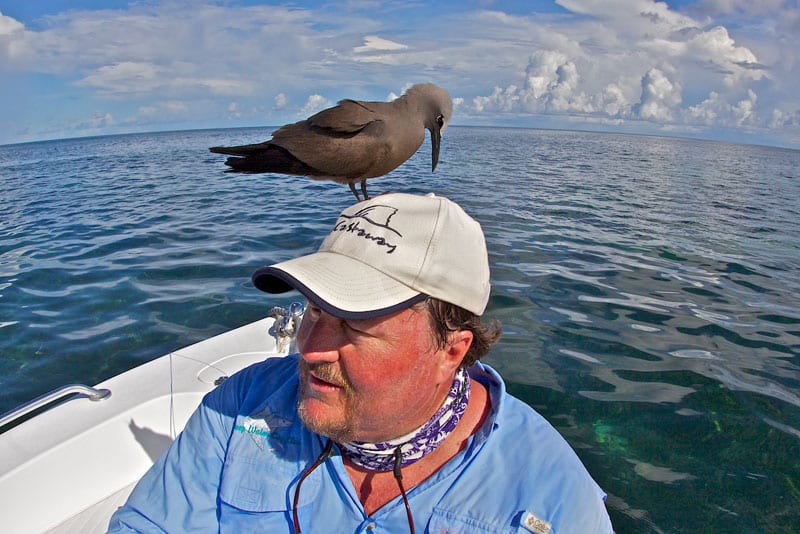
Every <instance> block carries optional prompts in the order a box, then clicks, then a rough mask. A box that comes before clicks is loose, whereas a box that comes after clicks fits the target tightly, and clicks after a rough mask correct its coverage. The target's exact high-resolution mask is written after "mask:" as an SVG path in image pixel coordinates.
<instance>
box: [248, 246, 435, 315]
mask: <svg viewBox="0 0 800 534" xmlns="http://www.w3.org/2000/svg"><path fill="white" fill-rule="evenodd" d="M252 280H253V285H255V286H256V287H257V288H258V289H260V290H261V291H264V292H266V293H285V292H286V291H290V290H292V289H296V290H297V291H299V292H300V293H302V294H303V296H305V297H306V298H307V299H308V300H310V301H311V302H313V303H314V304H315V305H317V306H319V307H320V308H321V309H322V310H323V311H324V312H326V313H329V314H330V315H333V316H335V317H340V318H342V319H369V318H374V317H380V316H383V315H389V314H391V313H394V312H397V311H401V310H403V309H405V308H407V307H409V306H411V305H412V304H414V303H416V302H419V301H421V300H423V299H424V298H425V296H426V295H424V294H422V293H420V292H418V291H415V290H413V289H411V288H410V287H408V286H406V285H405V284H401V283H400V282H398V281H397V280H395V279H393V278H391V277H389V276H387V275H385V274H384V273H382V272H381V271H379V270H377V269H375V268H373V267H370V266H369V265H366V264H364V263H362V262H360V261H358V260H354V259H352V258H350V257H348V256H344V255H342V254H337V253H335V252H316V253H314V254H309V255H307V256H302V257H299V258H295V259H292V260H288V261H285V262H281V263H277V264H275V265H271V266H269V267H262V268H261V269H258V270H257V271H256V272H255V273H253V277H252Z"/></svg>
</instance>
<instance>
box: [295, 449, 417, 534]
mask: <svg viewBox="0 0 800 534" xmlns="http://www.w3.org/2000/svg"><path fill="white" fill-rule="evenodd" d="M332 454H333V441H331V439H330V438H328V441H327V443H325V448H324V449H322V452H321V453H320V455H319V456H318V457H317V459H316V460H314V463H313V464H311V466H310V467H309V468H308V469H306V470H305V472H304V473H303V474H302V475H301V476H300V480H298V481H297V487H295V489H294V499H292V521H293V522H294V534H301V531H300V521H299V519H298V518H297V504H298V503H299V502H300V486H301V485H302V484H303V481H304V480H305V479H306V477H308V475H310V474H311V472H312V471H314V469H316V468H317V467H319V466H320V465H322V464H323V462H325V460H327V459H328V458H330V457H331V455H332ZM402 463H403V453H402V451H400V447H397V448H396V449H395V450H394V469H393V471H394V479H395V480H396V481H397V486H398V487H399V488H400V495H401V496H402V497H403V504H404V505H405V507H406V517H407V518H408V530H409V532H410V534H415V531H414V518H413V517H412V515H411V507H410V506H409V504H408V498H407V497H406V489H405V487H404V486H403V473H402V472H401V471H400V469H401V466H402Z"/></svg>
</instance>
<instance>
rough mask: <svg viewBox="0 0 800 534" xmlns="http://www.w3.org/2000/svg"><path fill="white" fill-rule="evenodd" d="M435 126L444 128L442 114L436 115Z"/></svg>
mask: <svg viewBox="0 0 800 534" xmlns="http://www.w3.org/2000/svg"><path fill="white" fill-rule="evenodd" d="M436 124H438V125H439V128H441V127H442V126H444V115H442V114H439V115H436Z"/></svg>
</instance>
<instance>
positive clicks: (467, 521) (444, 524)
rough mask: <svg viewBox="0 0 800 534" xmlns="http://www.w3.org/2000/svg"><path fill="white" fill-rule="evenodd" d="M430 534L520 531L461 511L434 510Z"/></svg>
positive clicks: (502, 522) (502, 523)
mask: <svg viewBox="0 0 800 534" xmlns="http://www.w3.org/2000/svg"><path fill="white" fill-rule="evenodd" d="M427 532H428V533H429V534H511V533H516V532H519V529H517V528H513V527H511V526H509V525H508V524H507V523H506V522H504V521H492V520H487V519H478V518H476V517H472V516H469V515H467V514H465V513H464V512H463V510H459V511H457V512H454V511H451V510H445V509H442V508H434V509H433V513H432V514H431V519H430V522H429V523H428V529H427Z"/></svg>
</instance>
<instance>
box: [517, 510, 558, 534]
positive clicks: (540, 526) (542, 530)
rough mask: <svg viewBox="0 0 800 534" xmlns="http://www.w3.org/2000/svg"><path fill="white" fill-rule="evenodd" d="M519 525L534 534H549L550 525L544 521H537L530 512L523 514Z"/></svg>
mask: <svg viewBox="0 0 800 534" xmlns="http://www.w3.org/2000/svg"><path fill="white" fill-rule="evenodd" d="M521 524H522V526H523V527H525V528H526V529H527V530H530V531H531V532H533V533H534V534H550V528H551V525H550V523H548V522H547V521H545V520H544V519H539V518H538V517H536V516H535V515H533V514H532V513H530V512H525V514H523V516H522V521H521Z"/></svg>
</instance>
